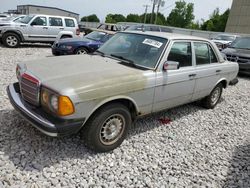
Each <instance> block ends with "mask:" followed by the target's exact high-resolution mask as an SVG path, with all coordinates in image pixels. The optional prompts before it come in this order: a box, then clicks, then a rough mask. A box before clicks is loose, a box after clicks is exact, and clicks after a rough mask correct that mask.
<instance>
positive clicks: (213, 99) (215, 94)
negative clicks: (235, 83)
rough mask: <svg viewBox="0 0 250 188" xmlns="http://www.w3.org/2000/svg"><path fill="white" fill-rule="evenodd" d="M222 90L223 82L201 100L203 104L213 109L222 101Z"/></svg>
mask: <svg viewBox="0 0 250 188" xmlns="http://www.w3.org/2000/svg"><path fill="white" fill-rule="evenodd" d="M222 90H223V85H222V83H219V84H217V85H216V86H215V88H214V89H213V90H212V91H211V93H210V94H209V95H208V96H207V97H205V98H204V99H203V100H202V101H201V102H202V106H203V107H205V108H208V109H213V108H214V107H215V106H216V105H217V104H218V102H219V101H220V98H221V94H222Z"/></svg>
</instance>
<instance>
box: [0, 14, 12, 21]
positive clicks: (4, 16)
mask: <svg viewBox="0 0 250 188" xmlns="http://www.w3.org/2000/svg"><path fill="white" fill-rule="evenodd" d="M8 17H10V15H8V14H0V20H3V19H6V18H8Z"/></svg>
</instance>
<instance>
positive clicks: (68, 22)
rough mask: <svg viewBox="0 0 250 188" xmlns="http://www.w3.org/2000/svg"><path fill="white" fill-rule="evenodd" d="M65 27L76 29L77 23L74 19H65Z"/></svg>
mask: <svg viewBox="0 0 250 188" xmlns="http://www.w3.org/2000/svg"><path fill="white" fill-rule="evenodd" d="M65 25H66V27H75V22H74V20H72V19H67V18H65Z"/></svg>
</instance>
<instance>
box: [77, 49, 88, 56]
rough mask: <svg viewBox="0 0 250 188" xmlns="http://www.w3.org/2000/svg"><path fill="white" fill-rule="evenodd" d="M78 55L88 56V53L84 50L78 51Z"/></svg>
mask: <svg viewBox="0 0 250 188" xmlns="http://www.w3.org/2000/svg"><path fill="white" fill-rule="evenodd" d="M77 54H78V55H81V54H87V51H86V50H84V49H82V50H77Z"/></svg>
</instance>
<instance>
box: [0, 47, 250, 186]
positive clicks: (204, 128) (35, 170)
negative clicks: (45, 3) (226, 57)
mask: <svg viewBox="0 0 250 188" xmlns="http://www.w3.org/2000/svg"><path fill="white" fill-rule="evenodd" d="M47 56H51V50H50V47H49V46H47V45H33V46H32V47H30V46H27V45H26V46H22V47H21V48H18V49H8V48H4V47H2V46H1V45H0V65H1V66H0V75H1V78H0V187H2V186H3V187H31V186H32V187H51V186H53V187H89V186H91V185H94V187H152V188H153V187H223V186H224V187H250V122H249V120H250V78H249V77H241V78H240V79H239V80H240V82H239V83H238V84H237V85H236V86H234V87H229V88H228V89H226V90H224V93H223V97H222V100H221V101H220V103H219V104H218V106H217V107H216V108H215V109H214V110H206V109H204V108H201V107H200V106H198V105H196V104H189V105H184V106H181V107H178V108H174V109H171V110H168V111H164V112H161V113H157V114H154V115H152V116H149V117H146V118H143V119H140V120H138V121H137V122H136V123H135V125H134V126H133V127H132V128H131V131H130V133H129V136H128V138H127V139H126V140H125V141H124V143H123V144H122V145H121V146H120V147H119V148H118V149H116V150H114V151H113V152H110V153H104V154H96V153H93V152H91V151H89V150H87V149H86V148H85V147H84V145H83V144H82V142H81V140H80V137H79V135H73V136H71V137H66V138H50V137H47V136H45V135H42V134H41V133H40V132H39V131H37V130H35V129H34V128H33V127H32V126H31V125H30V124H29V123H27V121H25V120H24V119H23V118H21V117H20V116H19V115H18V113H17V112H16V111H15V110H14V109H13V107H12V106H11V104H10V103H9V100H8V97H7V93H6V86H7V85H8V84H9V83H12V82H15V81H16V77H15V67H16V64H17V63H18V62H20V61H24V60H35V59H38V58H44V57H47ZM47 58H48V57H47ZM162 117H168V118H170V119H171V120H172V121H171V123H169V124H162V123H161V122H160V121H159V118H162Z"/></svg>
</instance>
